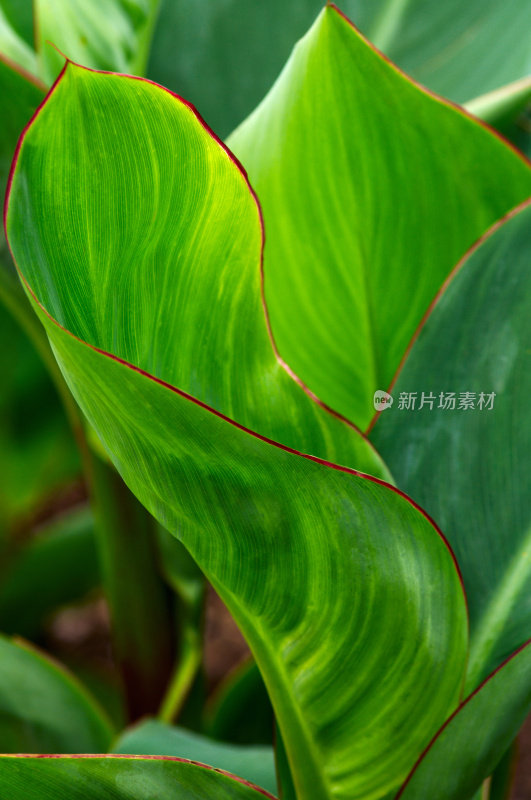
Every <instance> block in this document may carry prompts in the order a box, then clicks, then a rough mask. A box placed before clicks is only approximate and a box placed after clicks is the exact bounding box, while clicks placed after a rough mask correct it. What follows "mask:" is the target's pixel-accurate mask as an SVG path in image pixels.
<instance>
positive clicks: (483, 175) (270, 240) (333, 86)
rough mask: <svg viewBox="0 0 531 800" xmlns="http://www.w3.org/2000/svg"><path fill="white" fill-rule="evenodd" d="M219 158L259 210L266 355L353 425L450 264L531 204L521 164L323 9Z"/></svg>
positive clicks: (527, 173) (528, 174) (529, 179)
mask: <svg viewBox="0 0 531 800" xmlns="http://www.w3.org/2000/svg"><path fill="white" fill-rule="evenodd" d="M344 76H348V80H347V79H346V78H345V77H344ZM229 145H230V147H231V148H232V149H233V150H234V152H235V153H236V155H237V156H238V157H239V158H240V159H241V160H242V162H243V163H244V164H245V166H246V168H247V170H248V172H249V177H250V180H251V183H252V185H253V187H254V188H255V190H256V191H257V192H258V196H259V197H260V202H261V203H262V206H263V211H264V219H265V227H266V233H267V247H266V250H265V263H264V269H265V292H266V301H267V305H268V308H269V313H270V317H271V324H272V329H273V334H274V336H275V339H276V341H277V345H278V348H279V351H280V354H281V356H282V357H283V358H284V359H285V360H286V361H287V362H288V363H289V364H290V366H291V367H292V368H293V369H294V370H295V371H296V372H297V373H298V374H299V375H300V376H301V378H302V380H303V381H305V383H306V384H307V385H308V386H309V387H310V389H312V390H313V391H314V392H315V393H316V394H317V395H318V396H319V397H321V399H322V400H323V401H324V402H325V403H327V404H328V405H330V406H331V407H332V408H335V409H337V410H338V411H339V412H340V413H342V414H344V415H345V416H347V417H349V418H350V419H352V420H353V421H354V422H355V423H356V424H357V425H359V426H360V427H364V426H366V425H367V424H368V422H369V420H370V418H371V416H372V414H373V409H374V406H373V395H374V392H375V391H376V390H378V389H385V388H386V386H387V385H388V384H389V382H390V380H391V378H392V376H393V374H394V372H395V370H396V368H397V366H398V364H399V362H400V359H401V357H402V355H403V352H404V350H405V348H406V345H407V343H408V341H409V339H410V338H411V336H412V334H413V332H414V331H415V328H416V327H417V325H418V323H419V322H420V320H421V318H422V315H423V314H424V312H425V310H426V308H427V306H428V304H429V303H430V301H431V299H432V298H433V296H434V294H435V293H436V292H437V290H438V289H439V287H440V286H441V284H442V283H443V281H444V279H445V278H446V276H447V275H448V273H449V272H450V270H451V268H452V267H453V266H454V264H455V263H456V261H457V260H458V258H460V256H461V255H462V254H463V252H464V251H465V250H466V248H467V247H469V246H471V245H472V244H473V242H474V241H475V240H476V239H477V238H478V237H479V236H480V235H481V234H482V233H484V231H485V229H486V228H487V227H488V226H489V225H490V224H491V223H493V222H495V221H496V220H497V219H498V218H499V217H500V216H501V215H502V214H503V213H505V212H506V211H508V210H509V209H510V208H511V207H513V206H514V205H516V204H517V203H518V202H520V201H522V200H524V199H525V198H526V197H527V196H528V195H529V193H530V192H531V169H530V166H529V164H528V163H526V162H525V161H524V160H523V159H522V158H520V157H519V156H518V155H517V154H516V153H515V152H513V151H512V150H510V149H509V148H508V147H507V146H506V145H505V144H504V143H503V142H502V141H500V139H499V138H497V137H496V136H494V135H493V134H492V133H491V132H490V131H489V130H486V129H485V128H484V127H483V126H482V125H481V124H479V123H477V122H476V121H474V120H472V119H470V118H469V117H468V116H466V115H465V114H464V113H463V112H462V111H460V110H458V109H456V108H455V107H453V106H450V105H449V104H447V103H445V102H444V101H442V100H440V99H438V98H436V97H434V96H432V95H430V94H428V93H427V92H424V91H422V90H421V89H420V88H419V87H418V86H416V85H415V84H413V83H412V82H411V81H410V80H408V79H407V78H406V77H405V76H404V75H403V74H402V73H400V72H399V71H398V70H397V69H396V68H395V67H394V66H393V65H392V64H390V63H388V62H387V61H386V60H385V59H384V58H382V56H381V55H380V54H379V53H378V52H376V51H375V50H374V49H373V48H372V46H371V45H370V44H369V43H368V42H367V41H365V40H364V39H363V38H362V37H361V36H360V35H359V33H358V32H357V31H356V30H355V29H354V28H353V27H352V26H351V24H350V23H349V22H348V21H347V20H346V19H345V18H343V17H342V16H341V15H340V14H339V13H338V12H337V10H335V9H334V8H332V7H327V8H326V9H325V10H324V11H323V12H322V13H321V15H320V16H319V18H318V19H317V21H316V23H315V24H314V26H313V27H312V29H311V30H310V31H309V33H308V34H307V36H306V37H305V38H304V39H303V40H302V41H301V42H300V43H299V44H298V46H297V48H296V49H295V51H294V53H293V55H292V57H291V59H290V61H289V62H288V64H287V66H286V68H285V70H284V72H283V73H282V75H281V77H280V79H279V80H278V82H277V83H276V84H275V86H274V87H273V89H272V90H271V92H270V93H269V94H268V96H267V97H266V99H265V100H264V102H263V103H262V104H261V105H260V106H259V107H258V109H257V110H256V111H255V112H254V113H253V114H252V115H251V117H249V119H248V120H246V122H245V123H243V125H242V126H241V127H240V128H238V129H237V131H236V132H235V133H234V134H233V135H232V136H231V137H230V139H229ZM390 228H392V231H393V234H392V235H387V233H388V231H389V229H390Z"/></svg>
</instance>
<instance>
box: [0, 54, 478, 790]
mask: <svg viewBox="0 0 531 800" xmlns="http://www.w3.org/2000/svg"><path fill="white" fill-rule="evenodd" d="M74 129H75V130H76V131H77V132H78V134H79V135H75V136H74V135H72V133H73V130H74ZM117 152H119V153H120V154H121V159H120V162H119V164H118V163H117V159H116V153H117ZM49 163H53V164H54V178H53V179H52V176H51V173H50V172H49V170H48V169H47V166H46V165H47V164H49ZM73 165H74V166H73ZM61 176H63V177H62V178H61ZM102 178H103V180H102ZM170 189H171V191H170ZM28 226H30V227H31V230H32V236H31V237H29V236H28V235H27V232H28ZM7 231H8V236H9V240H10V244H11V247H12V249H13V252H14V255H15V258H16V260H17V263H18V266H19V268H20V269H21V270H22V273H23V275H24V276H25V279H26V280H28V281H29V282H30V284H31V289H32V291H34V292H35V293H36V296H37V297H38V301H37V300H36V299H34V301H33V302H34V307H35V310H36V311H37V313H38V314H39V316H40V318H41V320H42V321H43V323H44V324H45V326H46V329H47V332H48V335H49V337H50V340H51V342H52V345H53V348H54V352H55V353H56V355H57V358H58V360H59V363H60V365H61V368H62V370H63V372H64V374H65V377H66V379H67V381H68V383H69V386H70V387H71V389H72V391H73V393H74V395H75V397H76V398H77V400H78V402H79V403H80V405H81V407H82V409H83V411H84V412H85V414H86V415H87V417H88V418H89V420H90V421H91V423H92V424H93V425H94V427H95V429H96V431H97V433H98V435H99V437H100V439H101V441H102V442H103V444H104V446H105V447H106V449H107V450H108V452H109V453H110V454H112V457H113V460H114V462H115V464H116V466H117V467H118V469H119V471H120V472H121V474H122V475H123V477H124V479H125V481H126V483H127V484H128V485H129V486H130V487H131V489H132V490H133V491H134V492H135V493H136V494H137V495H138V496H139V498H140V499H141V500H142V502H143V503H144V504H145V505H146V506H147V508H148V509H149V510H150V511H151V513H152V514H153V515H154V516H155V517H156V518H158V519H159V521H160V522H161V523H162V524H163V525H164V526H165V527H166V528H168V529H169V530H170V531H172V532H173V533H174V534H176V535H177V536H178V538H180V539H181V541H182V542H183V543H184V544H185V546H186V547H187V548H188V549H189V550H190V552H191V554H192V556H193V557H194V559H195V560H196V561H197V563H198V564H199V566H200V567H201V569H202V570H203V572H204V573H205V574H206V576H207V577H208V578H209V579H210V581H211V582H212V583H213V585H214V588H215V589H216V591H217V592H218V593H219V594H220V596H221V598H222V599H223V601H224V602H225V603H226V605H227V606H228V607H229V609H230V611H231V613H232V614H233V616H234V618H235V619H236V621H237V622H238V624H239V626H240V627H241V629H242V631H243V633H244V635H245V636H246V638H247V639H248V641H249V644H250V646H251V648H252V650H253V651H254V655H255V657H256V660H257V662H258V664H259V666H260V669H261V672H262V674H263V676H264V680H265V683H266V686H267V688H268V691H269V693H270V696H271V698H272V702H273V706H274V707H275V711H276V714H277V719H278V721H279V725H280V727H281V730H282V734H283V738H284V741H285V745H286V750H287V753H288V757H289V760H290V766H291V768H292V772H293V775H294V780H295V783H296V785H297V790H298V793H299V795H300V798H301V800H309V799H310V798H311V800H325V798H327V799H328V798H330V797H331V796H332V795H333V796H334V797H337V798H347V797H348V798H349V800H354V798H358V797H360V798H361V797H363V798H364V800H368V799H369V798H379V797H381V796H382V795H383V794H384V793H385V792H386V791H388V790H389V789H391V788H392V787H393V786H395V785H396V783H397V781H398V780H399V779H400V777H401V776H402V777H405V775H404V773H405V772H407V770H408V768H409V767H410V766H411V763H412V761H413V760H414V758H415V756H416V754H418V752H419V751H420V749H421V748H422V746H423V744H424V743H425V742H426V741H427V740H428V739H429V737H430V735H431V734H432V733H433V731H434V730H435V729H436V728H437V727H438V725H440V724H441V722H442V721H443V720H444V719H445V717H446V716H447V713H448V711H449V710H450V709H451V707H452V705H453V704H454V703H455V701H456V698H457V695H458V692H459V689H460V684H461V680H462V674H463V670H464V660H465V651H466V634H467V630H466V627H467V626H466V612H465V607H464V598H463V594H462V587H461V584H460V581H459V577H458V574H457V572H456V569H455V565H454V562H453V559H452V556H451V554H450V552H449V551H448V549H447V547H446V545H445V543H444V541H443V540H442V538H441V536H440V535H439V534H438V532H437V531H436V529H435V528H434V526H433V525H432V524H431V522H430V521H429V520H428V519H426V517H425V516H424V515H423V514H422V513H421V512H420V511H419V510H418V509H417V508H416V507H415V506H413V505H412V504H411V503H410V501H409V500H408V499H407V498H405V497H403V496H402V495H400V494H399V493H398V492H396V491H395V490H393V489H392V488H390V487H389V486H387V485H385V484H382V483H381V482H378V481H376V480H374V479H369V478H367V477H365V476H361V475H359V474H358V473H355V472H353V471H351V470H350V471H349V470H347V469H345V468H338V467H336V466H334V465H331V464H328V463H325V462H323V461H320V460H318V459H316V458H312V457H308V456H306V457H305V456H301V455H299V454H298V453H297V452H295V451H293V450H290V449H288V448H287V447H286V446H284V447H282V446H281V445H279V444H275V443H274V442H272V441H270V440H269V439H264V438H263V436H258V435H257V434H256V433H251V432H250V431H249V430H247V429H245V428H243V427H242V426H241V425H240V424H237V423H236V422H234V421H233V420H231V419H229V418H228V417H227V416H223V415H222V414H221V413H220V411H219V410H218V409H219V408H220V407H221V408H222V409H223V412H224V413H225V414H226V413H227V412H228V413H229V414H232V415H234V416H235V417H236V419H237V420H238V422H241V420H242V419H243V420H245V421H251V420H253V421H255V422H256V423H257V425H260V426H261V427H260V433H262V434H263V433H264V431H271V432H274V433H275V435H276V434H279V438H282V439H283V441H284V442H286V440H289V441H297V442H301V443H302V446H303V447H309V448H311V447H315V445H316V443H317V444H319V442H320V441H321V444H319V447H321V448H322V447H323V443H324V444H325V446H326V452H327V453H328V452H334V453H336V454H337V453H340V452H341V453H342V454H343V455H344V456H346V455H347V449H348V451H349V453H350V457H351V458H352V463H356V460H355V459H356V458H359V456H358V452H361V453H363V452H365V451H360V449H359V448H358V450H356V447H357V442H361V443H364V440H363V439H361V438H360V437H359V436H358V435H357V434H356V433H355V431H353V430H352V429H350V428H348V426H346V425H345V424H344V423H343V422H341V421H339V420H337V419H336V418H335V417H333V416H331V415H330V414H329V413H328V412H326V411H323V410H322V409H321V408H320V407H319V406H318V405H317V404H315V403H313V401H311V400H310V399H309V398H307V396H306V395H305V394H304V393H303V391H302V390H301V389H300V387H298V386H297V385H296V384H295V383H293V384H289V385H288V384H286V383H285V381H286V380H288V381H289V380H290V378H289V376H288V375H287V373H286V372H285V371H284V370H283V368H282V367H281V366H280V365H279V363H278V362H277V361H276V360H275V359H274V358H273V359H271V356H267V352H270V350H267V348H268V347H269V348H270V345H269V342H268V341H267V339H266V338H264V337H266V335H267V331H266V329H265V328H264V320H263V317H262V316H261V314H263V311H262V308H261V305H260V280H259V258H258V256H259V249H260V229H259V226H258V212H257V208H256V205H255V203H254V199H253V198H252V196H251V195H250V194H249V190H248V187H247V185H246V182H245V180H244V178H243V176H242V173H241V172H240V171H239V169H238V168H237V165H235V164H234V162H233V161H232V159H231V157H230V156H229V155H228V154H227V152H226V151H225V150H224V149H223V148H222V147H221V146H220V144H219V143H218V142H217V141H216V140H215V139H214V138H213V137H212V135H211V134H210V132H209V131H208V130H206V129H205V127H204V126H203V124H202V123H201V121H200V120H198V119H197V117H196V116H195V115H194V113H193V112H192V111H191V110H190V108H189V107H187V106H186V105H185V104H183V103H182V102H180V101H179V100H178V99H176V98H175V97H173V96H171V95H170V94H169V93H167V92H166V91H164V90H162V89H160V88H159V87H156V86H154V85H152V84H149V83H146V82H143V81H138V80H134V79H129V78H124V77H120V76H113V75H104V74H96V73H93V72H88V71H86V70H81V69H80V68H77V67H75V66H73V65H69V66H68V67H67V68H66V72H65V73H64V76H63V78H62V79H61V81H60V82H59V83H58V84H57V85H56V88H55V90H54V91H53V92H52V94H51V95H50V97H49V99H48V101H47V103H46V105H45V106H44V107H43V108H42V110H41V111H40V113H39V114H38V116H37V117H36V119H35V121H34V123H33V125H32V126H31V127H30V128H29V129H28V131H27V132H26V135H25V137H24V139H23V141H22V144H21V147H20V150H19V153H18V159H17V162H16V166H15V168H14V171H13V175H12V186H11V193H10V197H9V201H8V211H7ZM59 241H61V243H62V246H61V247H60V248H59V247H58V246H57V245H58V242H59ZM117 287H120V294H121V302H120V305H118V304H116V303H115V302H114V298H115V297H116V290H117ZM41 303H42V304H43V305H41ZM43 306H44V307H46V310H44V308H43ZM124 310H126V311H124ZM229 312H230V313H229ZM124 314H125V315H124ZM50 315H52V316H50ZM53 316H55V317H56V319H54V318H53ZM62 325H64V326H68V328H69V329H70V330H67V329H66V328H65V327H61V326H62ZM83 339H84V340H85V341H84V340H83ZM103 347H109V349H110V350H111V351H112V352H105V351H104V350H103ZM98 348H100V349H98ZM266 351H267V352H266ZM125 357H127V358H128V359H130V361H131V363H128V362H127V361H125V360H124V359H125ZM267 358H269V359H270V361H269V362H268V361H267ZM268 364H269V367H267V365H268ZM170 381H171V382H173V383H170ZM175 384H177V386H178V387H179V388H177V387H176V386H175ZM291 387H292V388H291ZM183 388H185V389H189V390H192V391H193V392H195V396H192V393H191V392H190V394H187V393H185V391H183ZM281 392H282V393H283V396H282V402H279V399H280V397H281ZM297 393H298V394H297ZM296 399H297V405H296V404H295V400H296ZM209 402H210V403H212V405H213V406H214V408H213V407H210V406H209V405H207V403H209ZM289 403H291V405H290V404H289ZM299 403H304V404H306V406H305V411H304V413H299V410H300V409H301V408H302V406H301V405H298V404H299ZM312 403H313V405H312ZM308 404H309V405H308ZM323 415H324V416H323ZM322 420H324V421H322ZM325 425H328V428H325V427H323V426H325ZM336 425H337V426H342V428H341V429H342V430H343V435H342V439H341V441H340V442H336V440H335V438H334V436H333V435H332V432H333V431H334V426H336ZM324 430H327V431H328V433H327V436H326V437H325V436H324V435H323V431H324ZM312 437H313V438H312ZM320 437H321V438H320ZM356 437H357V438H356ZM341 448H343V450H341ZM369 643H370V646H369ZM449 665H452V666H451V668H449ZM404 730H407V736H404V733H403V732H404Z"/></svg>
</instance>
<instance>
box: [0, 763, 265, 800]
mask: <svg viewBox="0 0 531 800" xmlns="http://www.w3.org/2000/svg"><path fill="white" fill-rule="evenodd" d="M0 789H2V791H4V792H7V795H6V796H9V798H10V800H146V798H148V797H149V798H162V797H167V798H170V797H171V798H172V800H211V799H212V798H216V800H253V798H256V800H259V798H260V797H263V796H265V797H269V798H272V797H273V796H272V795H270V794H268V793H267V792H265V791H264V790H263V789H259V788H257V787H253V786H251V785H250V784H248V783H246V782H245V781H243V780H241V779H240V778H236V777H234V776H232V775H227V774H225V773H222V772H218V771H216V770H213V769H210V768H208V767H204V766H203V765H201V764H194V763H193V762H190V761H179V760H178V759H170V758H156V757H153V756H152V757H151V758H141V757H127V756H107V757H106V758H102V757H96V758H94V757H93V758H91V757H90V756H84V757H72V758H65V757H56V756H51V757H49V758H46V757H44V758H39V757H38V756H37V757H35V756H33V757H32V756H3V757H0ZM273 800H274V799H273Z"/></svg>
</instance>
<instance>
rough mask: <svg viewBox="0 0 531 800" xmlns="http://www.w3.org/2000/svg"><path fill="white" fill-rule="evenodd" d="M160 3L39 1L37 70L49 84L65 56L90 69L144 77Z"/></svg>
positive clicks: (150, 0) (154, 0) (144, 0)
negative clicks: (111, 70)
mask: <svg viewBox="0 0 531 800" xmlns="http://www.w3.org/2000/svg"><path fill="white" fill-rule="evenodd" d="M158 4H159V0H98V2H97V3H95V2H93V0H35V25H36V31H37V52H38V58H39V69H40V74H41V76H42V78H43V80H45V81H46V83H51V82H52V81H53V80H54V79H55V78H56V77H57V74H58V73H59V71H60V70H61V67H62V66H63V63H64V58H63V57H62V56H61V55H60V54H59V52H58V51H57V50H56V49H55V48H54V47H51V46H50V44H49V42H53V44H54V45H55V46H56V47H58V48H59V49H60V50H64V52H65V53H66V54H67V55H68V56H69V57H70V58H73V59H77V60H78V61H80V62H81V63H83V64H84V65H85V66H87V67H94V68H96V69H113V70H116V71H117V72H132V73H134V74H143V72H144V70H145V66H146V62H147V57H148V52H149V44H150V40H151V33H152V29H153V26H154V24H155V19H156V15H157V9H158Z"/></svg>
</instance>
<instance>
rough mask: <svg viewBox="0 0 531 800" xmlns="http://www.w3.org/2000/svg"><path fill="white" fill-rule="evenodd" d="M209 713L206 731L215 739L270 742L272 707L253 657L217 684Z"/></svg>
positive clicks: (271, 736) (271, 735)
mask: <svg viewBox="0 0 531 800" xmlns="http://www.w3.org/2000/svg"><path fill="white" fill-rule="evenodd" d="M250 708H252V709H253V713H252V715H251V714H249V709H250ZM208 717H209V720H208V726H207V730H208V733H209V734H210V735H211V736H214V737H215V738H216V739H222V740H226V741H229V742H239V743H241V744H243V743H244V742H253V743H255V744H258V743H260V744H269V743H271V741H272V739H273V710H272V708H271V702H270V700H269V696H268V694H267V690H266V688H265V686H264V681H263V680H262V676H261V675H260V671H259V669H258V667H257V666H256V664H255V662H254V661H253V660H252V659H250V660H249V661H247V662H245V663H244V664H240V665H239V666H237V667H236V668H235V669H234V670H233V672H232V673H231V674H230V675H228V677H227V678H226V679H225V681H224V682H223V683H222V684H221V685H220V686H219V688H218V690H217V692H216V694H215V696H214V698H213V699H212V702H211V705H210V708H209V714H208Z"/></svg>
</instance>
